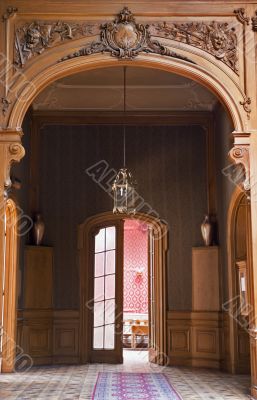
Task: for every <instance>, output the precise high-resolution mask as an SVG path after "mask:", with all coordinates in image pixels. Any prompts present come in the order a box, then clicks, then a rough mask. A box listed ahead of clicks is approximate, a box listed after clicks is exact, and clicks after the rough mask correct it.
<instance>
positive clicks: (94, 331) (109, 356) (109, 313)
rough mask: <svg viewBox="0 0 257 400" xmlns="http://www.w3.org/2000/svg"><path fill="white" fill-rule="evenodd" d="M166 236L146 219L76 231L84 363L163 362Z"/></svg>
mask: <svg viewBox="0 0 257 400" xmlns="http://www.w3.org/2000/svg"><path fill="white" fill-rule="evenodd" d="M166 235H167V232H166V230H164V226H162V224H161V223H160V222H159V221H157V220H155V219H154V218H152V217H149V216H146V215H144V214H139V215H137V217H136V218H132V219H130V218H124V217H123V216H119V215H113V214H111V213H104V214H102V215H100V216H97V217H93V218H91V219H90V220H88V221H86V222H85V223H84V224H83V225H81V226H80V229H79V239H80V240H81V239H82V242H80V246H81V247H80V260H81V302H82V304H81V321H82V325H81V342H82V343H83V346H82V348H81V350H82V352H81V361H82V362H108V363H122V362H123V361H124V356H125V362H126V361H128V362H129V361H133V360H132V358H133V357H136V359H137V361H140V362H142V361H143V362H148V360H149V361H151V362H154V363H156V364H160V365H163V364H164V363H165V360H164V359H163V358H164V357H163V355H164V354H166V303H165V300H166V291H165V270H166V254H165V253H166V251H167V239H166ZM138 355H140V359H139V357H138Z"/></svg>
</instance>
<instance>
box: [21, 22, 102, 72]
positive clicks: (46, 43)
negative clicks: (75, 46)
mask: <svg viewBox="0 0 257 400" xmlns="http://www.w3.org/2000/svg"><path fill="white" fill-rule="evenodd" d="M97 33H99V25H98V24H90V23H81V24H80V23H73V22H63V21H57V22H52V21H48V22H46V21H45V22H44V21H39V22H32V23H27V24H25V25H23V26H21V27H19V28H17V29H16V31H15V56H14V63H15V64H16V65H18V66H19V67H23V66H24V64H25V63H26V61H27V60H29V59H30V58H32V57H33V56H35V55H37V54H41V53H43V52H44V51H45V50H46V49H47V48H50V47H53V46H55V45H57V44H58V43H62V42H64V41H66V40H72V39H77V38H79V37H86V36H93V35H96V34H97Z"/></svg>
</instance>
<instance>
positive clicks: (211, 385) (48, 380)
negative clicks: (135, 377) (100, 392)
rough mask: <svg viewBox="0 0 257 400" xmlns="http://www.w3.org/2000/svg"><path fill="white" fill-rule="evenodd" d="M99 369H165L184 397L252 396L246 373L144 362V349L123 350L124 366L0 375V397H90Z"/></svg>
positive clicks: (64, 399) (222, 398)
mask: <svg viewBox="0 0 257 400" xmlns="http://www.w3.org/2000/svg"><path fill="white" fill-rule="evenodd" d="M99 371H108V372H111V371H115V372H123V371H124V372H164V373H165V374H166V375H167V377H168V378H169V380H170V382H171V384H172V385H173V386H174V388H175V389H176V390H177V392H178V393H179V394H180V395H181V397H182V398H183V400H199V399H203V400H209V399H211V400H226V399H230V400H231V399H233V400H239V399H240V400H241V399H244V400H246V399H250V398H251V397H250V395H249V386H250V377H249V376H246V375H230V374H225V373H222V372H219V371H213V370H206V369H205V370H204V369H197V368H194V369H190V368H177V367H165V368H162V367H159V366H155V365H150V364H149V363H147V351H136V352H134V351H133V352H132V351H129V350H127V351H126V350H125V351H124V364H123V365H107V364H88V365H77V366H53V367H51V366H47V367H33V368H32V369H31V370H30V371H29V372H27V373H16V374H2V375H0V399H12V400H14V399H22V400H25V399H37V400H39V399H42V400H43V399H51V400H59V399H60V400H75V399H80V400H87V399H91V395H92V392H93V389H94V385H95V382H96V378H97V373H98V372H99ZM135 400H136V399H135Z"/></svg>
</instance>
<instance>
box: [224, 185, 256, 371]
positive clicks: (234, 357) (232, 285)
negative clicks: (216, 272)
mask: <svg viewBox="0 0 257 400" xmlns="http://www.w3.org/2000/svg"><path fill="white" fill-rule="evenodd" d="M250 228H251V216H250V202H249V198H248V197H247V195H246V194H245V193H244V192H242V191H241V190H240V189H239V188H237V189H236V190H235V192H234V193H233V195H232V199H231V204H230V209H229V212H228V267H229V270H228V273H229V277H230V278H229V299H230V300H229V301H228V302H227V303H226V304H225V308H226V310H227V311H228V314H229V329H230V335H229V337H230V346H229V347H230V364H231V365H230V368H231V371H233V372H234V373H245V374H247V373H249V372H250V370H251V368H250V336H249V324H250V318H251V315H252V307H251V301H250V299H251V298H250V296H251V285H250V280H251V230H250Z"/></svg>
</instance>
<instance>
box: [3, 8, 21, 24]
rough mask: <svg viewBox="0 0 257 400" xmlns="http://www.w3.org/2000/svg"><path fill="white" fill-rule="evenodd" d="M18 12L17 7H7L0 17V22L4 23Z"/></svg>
mask: <svg viewBox="0 0 257 400" xmlns="http://www.w3.org/2000/svg"><path fill="white" fill-rule="evenodd" d="M17 12H18V8H17V7H12V6H10V7H7V9H6V11H5V13H4V14H3V15H2V21H3V22H5V21H7V20H8V19H9V18H11V17H12V16H13V15H15V14H16V13H17Z"/></svg>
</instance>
